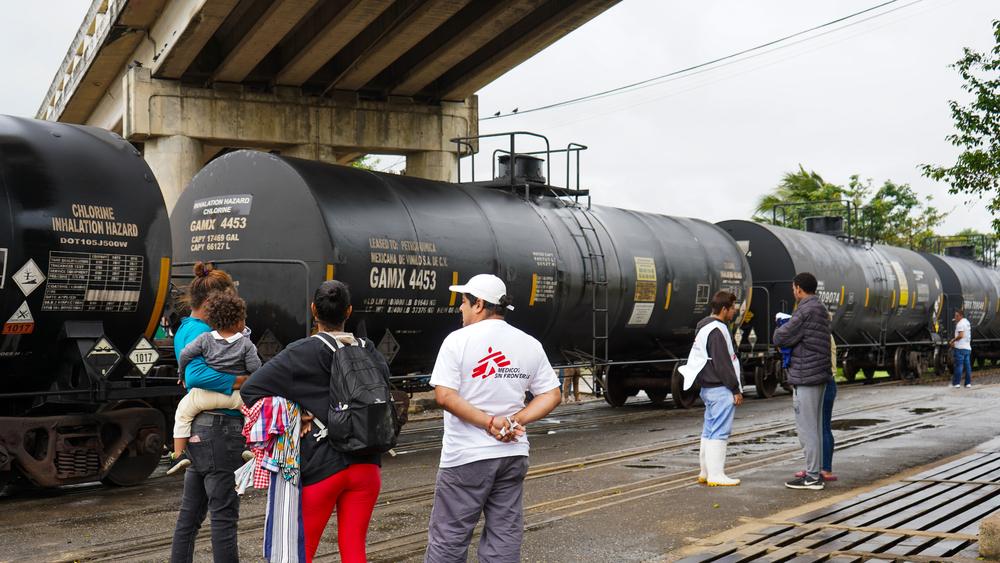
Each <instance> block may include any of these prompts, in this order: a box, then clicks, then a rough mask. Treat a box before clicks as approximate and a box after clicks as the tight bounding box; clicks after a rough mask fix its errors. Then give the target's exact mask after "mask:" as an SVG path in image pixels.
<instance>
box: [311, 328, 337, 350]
mask: <svg viewBox="0 0 1000 563" xmlns="http://www.w3.org/2000/svg"><path fill="white" fill-rule="evenodd" d="M312 337H313V338H319V339H320V341H321V342H323V344H326V347H327V348H329V349H330V351H331V352H333V353H334V354H336V353H337V350H338V349H340V348H343V347H344V344H343V343H341V342H340V341H339V340H337V339H336V338H334V337H332V336H330V335H329V334H327V333H325V332H317V333H316V334H314V335H312Z"/></svg>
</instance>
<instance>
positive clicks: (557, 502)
mask: <svg viewBox="0 0 1000 563" xmlns="http://www.w3.org/2000/svg"><path fill="white" fill-rule="evenodd" d="M974 410H975V409H972V408H969V409H961V410H954V411H948V412H942V413H940V414H938V415H937V416H934V417H931V418H933V419H935V420H945V419H948V418H953V417H957V416H960V415H963V414H968V413H971V412H973V411H974ZM926 424H928V420H927V419H926V418H924V419H920V420H909V421H901V422H897V423H893V424H887V425H884V426H882V427H880V428H877V429H870V430H859V431H857V432H853V433H851V434H849V435H847V436H844V437H841V438H840V439H839V440H838V443H837V446H836V448H835V449H837V450H843V449H847V448H851V447H854V446H857V445H861V444H864V443H867V442H872V441H876V440H884V439H887V438H890V437H893V436H896V435H899V434H903V433H906V432H909V431H912V430H914V429H918V428H920V427H921V426H925V425H926ZM800 452H801V448H799V447H797V446H796V447H789V448H783V449H781V450H778V451H773V452H767V453H765V454H760V455H757V456H752V457H750V458H747V459H744V460H741V461H738V462H735V463H729V464H727V470H730V469H731V470H733V471H739V470H748V469H754V468H757V467H763V466H767V465H772V464H774V463H777V462H780V461H785V460H787V459H788V458H790V457H792V456H794V455H797V454H798V453H800ZM697 474H698V472H697V470H693V469H692V470H686V471H677V472H673V473H670V474H667V475H663V476H659V477H652V478H647V479H641V480H639V481H633V482H629V483H623V484H620V485H615V486H613V487H606V488H603V489H598V490H595V491H588V492H586V493H581V494H577V495H572V496H568V497H562V498H559V499H554V500H550V501H544V502H540V503H536V504H533V505H530V506H526V507H525V508H524V515H525V526H524V529H525V531H532V530H538V529H541V528H544V527H546V526H548V525H550V524H552V523H554V522H558V521H560V520H563V519H566V518H571V517H574V516H580V515H583V514H587V513H590V512H593V511H596V510H602V509H605V508H610V507H612V506H615V505H619V504H624V503H629V502H635V501H637V500H640V499H643V498H646V497H649V496H653V495H658V494H663V493H665V492H670V491H676V490H679V489H683V488H687V487H692V486H697V485H696V484H695V482H694V478H695V477H697ZM481 529H482V528H481V526H479V527H477V528H476V530H475V532H474V537H478V535H479V533H480V532H481ZM426 545H427V530H426V529H424V530H421V531H417V532H413V533H410V534H405V535H402V536H395V537H392V538H389V539H385V540H381V541H376V542H371V543H369V545H368V560H369V561H370V562H373V563H374V562H382V561H385V562H389V561H399V560H402V559H405V558H408V557H412V556H416V555H419V554H420V553H422V552H423V551H424V550H425V549H426ZM314 560H315V561H339V560H340V557H339V555H338V554H337V553H336V552H333V553H326V554H321V555H317V557H316V558H315V559H314Z"/></svg>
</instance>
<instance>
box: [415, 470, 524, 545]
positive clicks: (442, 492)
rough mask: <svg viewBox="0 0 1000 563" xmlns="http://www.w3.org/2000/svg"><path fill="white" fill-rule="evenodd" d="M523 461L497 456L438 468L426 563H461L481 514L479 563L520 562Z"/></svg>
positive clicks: (522, 516) (522, 524)
mask: <svg viewBox="0 0 1000 563" xmlns="http://www.w3.org/2000/svg"><path fill="white" fill-rule="evenodd" d="M527 473H528V458H527V457H526V456H512V457H500V458H496V459H484V460H481V461H473V462H471V463H466V464H465V465H459V466H456V467H442V468H440V469H438V474H437V482H436V483H435V484H434V506H433V507H432V508H431V522H430V528H429V530H428V533H427V553H426V554H425V556H424V562H425V563H465V561H466V559H468V552H469V543H470V542H471V541H472V532H473V530H474V529H475V528H476V523H477V522H479V516H480V514H484V515H485V517H486V524H485V525H484V526H483V532H482V536H481V537H480V539H479V551H478V552H477V553H478V556H479V561H480V562H482V563H518V562H519V561H520V560H521V538H522V537H523V534H524V511H523V510H522V506H523V499H524V497H523V493H524V476H525V475H526V474H527Z"/></svg>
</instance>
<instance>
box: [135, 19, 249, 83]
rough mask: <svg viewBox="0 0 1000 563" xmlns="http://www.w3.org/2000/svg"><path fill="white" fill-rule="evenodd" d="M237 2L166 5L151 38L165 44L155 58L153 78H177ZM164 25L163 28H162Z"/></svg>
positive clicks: (189, 64)
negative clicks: (160, 39)
mask: <svg viewBox="0 0 1000 563" xmlns="http://www.w3.org/2000/svg"><path fill="white" fill-rule="evenodd" d="M237 4H239V0H175V1H174V2H171V3H170V4H168V5H167V8H166V10H165V11H164V14H163V16H161V17H160V20H159V21H158V22H157V28H161V27H163V28H164V29H162V30H160V29H157V30H155V32H154V33H156V34H157V35H154V36H155V37H157V38H160V37H162V38H163V39H162V41H164V42H165V44H164V45H163V46H162V47H161V50H160V52H158V53H157V55H156V62H155V63H154V64H153V76H156V77H158V78H180V77H181V76H182V75H183V74H184V72H185V71H186V70H187V69H188V67H190V66H191V63H192V62H194V59H195V57H197V56H198V53H200V52H201V50H202V49H203V48H204V47H205V44H206V43H208V40H209V39H211V38H212V35H214V34H215V32H216V31H217V30H218V29H219V26H220V25H222V22H223V21H225V20H226V17H228V16H229V13H230V12H232V11H233V8H235V7H236V5H237ZM163 23H166V25H161V24H163Z"/></svg>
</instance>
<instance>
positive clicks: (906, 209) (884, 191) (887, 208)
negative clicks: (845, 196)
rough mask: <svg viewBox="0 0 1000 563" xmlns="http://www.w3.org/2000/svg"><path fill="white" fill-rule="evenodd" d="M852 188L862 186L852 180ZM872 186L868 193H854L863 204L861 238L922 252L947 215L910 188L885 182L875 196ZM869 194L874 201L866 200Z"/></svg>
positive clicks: (906, 185) (868, 184)
mask: <svg viewBox="0 0 1000 563" xmlns="http://www.w3.org/2000/svg"><path fill="white" fill-rule="evenodd" d="M852 184H858V185H861V182H860V181H858V180H857V177H853V178H852ZM870 186H871V180H868V181H867V182H866V186H865V188H866V189H865V190H863V191H861V190H857V189H855V191H854V193H855V194H857V196H859V198H858V199H859V200H860V201H858V203H857V204H858V205H859V206H860V209H861V221H860V222H861V226H860V230H861V234H862V235H863V236H866V237H868V238H871V239H876V240H879V241H881V242H884V243H885V244H891V245H894V246H903V247H908V248H923V247H924V245H925V244H926V243H927V241H928V240H929V239H931V238H932V237H934V236H935V232H934V229H936V228H937V227H940V226H941V224H942V223H943V222H944V219H945V217H947V215H948V214H947V213H945V212H942V211H938V209H937V208H936V207H934V206H933V205H931V202H932V201H933V198H932V197H930V196H928V197H927V199H926V200H921V198H920V196H919V195H918V194H917V193H916V192H915V191H913V188H911V187H910V185H909V184H897V183H896V182H893V181H892V180H886V181H885V182H884V183H883V184H882V186H881V187H879V189H877V190H875V191H874V193H872V192H871V189H870ZM869 193H871V197H866V196H867V195H868V194H869Z"/></svg>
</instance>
